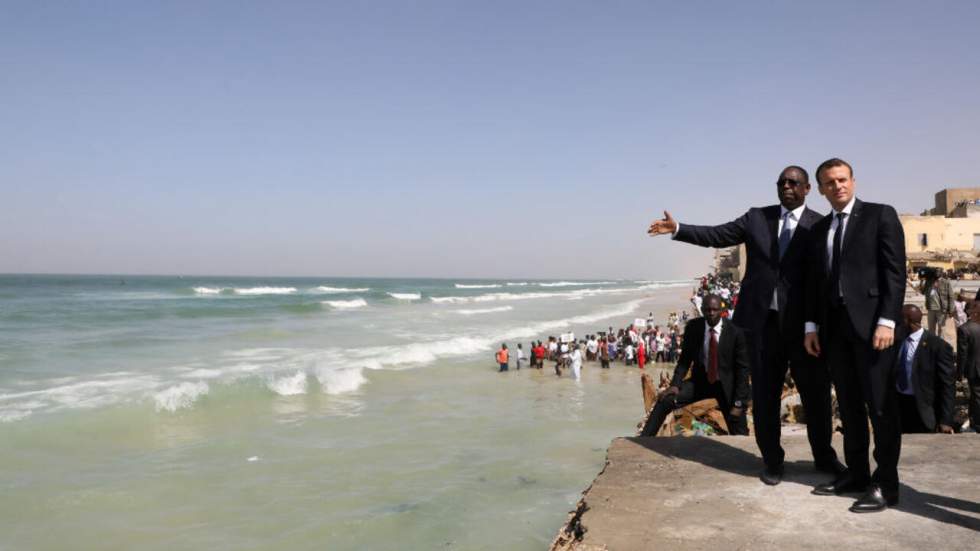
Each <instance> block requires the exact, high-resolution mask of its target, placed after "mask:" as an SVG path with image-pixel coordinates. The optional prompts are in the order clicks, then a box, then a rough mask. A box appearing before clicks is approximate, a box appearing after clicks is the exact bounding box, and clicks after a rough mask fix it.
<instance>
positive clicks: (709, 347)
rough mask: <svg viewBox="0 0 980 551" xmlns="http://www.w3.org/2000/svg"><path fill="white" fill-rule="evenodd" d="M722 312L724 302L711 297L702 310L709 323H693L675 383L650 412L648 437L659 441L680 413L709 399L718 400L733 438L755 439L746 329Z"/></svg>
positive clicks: (704, 320) (686, 331) (645, 433)
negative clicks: (748, 411)
mask: <svg viewBox="0 0 980 551" xmlns="http://www.w3.org/2000/svg"><path fill="white" fill-rule="evenodd" d="M721 310H722V308H721V297H719V296H717V295H708V296H707V297H705V299H704V303H703V304H702V306H701V313H703V314H704V317H703V318H694V319H693V320H691V321H689V322H687V325H686V326H685V327H684V344H683V345H682V346H681V357H680V359H679V360H678V361H677V367H676V368H674V377H673V378H672V379H671V381H670V387H669V388H668V389H667V390H665V391H664V392H663V394H661V395H660V398H659V399H658V401H657V404H656V405H655V406H654V407H653V409H652V410H651V411H650V416H649V417H648V418H647V423H646V425H645V426H644V427H643V431H642V432H641V434H642V435H643V436H654V435H656V434H657V431H658V430H659V429H660V425H662V424H663V422H664V419H665V418H666V417H667V414H668V413H670V412H671V411H673V410H674V409H676V408H677V407H680V406H683V405H686V404H690V403H693V402H697V401H699V400H705V399H707V398H715V399H716V400H718V407H719V408H720V409H721V411H722V413H723V414H724V416H725V423H726V424H727V425H728V432H729V433H730V434H741V435H748V434H749V427H748V423H747V421H746V420H745V407H746V402H748V399H749V351H748V343H747V342H746V338H745V334H744V333H743V332H742V330H741V329H740V328H738V327H736V326H735V325H733V324H732V323H731V322H730V321H728V320H723V319H722V317H721Z"/></svg>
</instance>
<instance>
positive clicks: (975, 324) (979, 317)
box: [956, 301, 980, 432]
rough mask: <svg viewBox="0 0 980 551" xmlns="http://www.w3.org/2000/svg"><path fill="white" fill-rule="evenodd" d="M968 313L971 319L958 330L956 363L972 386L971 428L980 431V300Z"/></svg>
mask: <svg viewBox="0 0 980 551" xmlns="http://www.w3.org/2000/svg"><path fill="white" fill-rule="evenodd" d="M967 313H968V315H969V316H970V320H969V321H967V322H966V323H964V324H963V325H961V326H960V327H959V329H957V330H956V365H957V366H958V368H959V371H960V373H962V374H963V376H964V377H966V381H967V384H968V385H969V387H970V406H969V408H970V409H969V411H970V430H971V431H972V432H980V301H974V302H972V303H970V305H969V306H968V307H967Z"/></svg>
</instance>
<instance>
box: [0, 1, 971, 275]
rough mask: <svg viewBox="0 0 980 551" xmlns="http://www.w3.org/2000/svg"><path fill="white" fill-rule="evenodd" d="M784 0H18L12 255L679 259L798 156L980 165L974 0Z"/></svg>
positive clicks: (1, 124)
mask: <svg viewBox="0 0 980 551" xmlns="http://www.w3.org/2000/svg"><path fill="white" fill-rule="evenodd" d="M96 4H97V5H96ZM789 4H790V2H776V1H773V2H730V1H719V2H698V1H693V2H570V1H554V2H535V1H530V0H521V1H518V2H501V1H493V2H467V1H459V0H450V1H446V2H426V1H421V2H401V1H392V2H373V1H372V2H325V1H319V2H265V3H247V2H241V1H234V2H209V1H203V2H202V1H188V2H133V1H126V2H98V3H95V2H71V3H67V2H66V3H62V2H36V1H26V2H13V1H5V2H3V3H2V4H0V128H2V130H0V192H2V193H0V272H69V273H158V274H254V275H273V274H278V275H323V276H327V275H338V276H355V275H372V276H409V275H414V276H446V277H491V278H492V277H582V278H592V277H630V278H675V277H682V276H688V275H694V274H698V273H701V272H703V271H705V269H706V267H707V265H708V263H709V261H710V258H711V256H710V252H709V251H707V250H705V249H698V248H696V247H692V246H689V245H682V244H677V243H672V242H670V241H669V240H668V239H666V238H659V239H653V238H649V237H647V236H646V234H645V230H646V227H647V225H648V224H649V222H650V221H651V220H652V219H653V218H655V217H659V216H660V213H661V211H662V209H663V208H665V207H666V208H669V209H670V210H671V211H672V213H673V214H674V215H675V217H676V218H678V219H679V220H682V221H690V222H697V223H720V222H724V221H727V220H729V219H732V218H734V217H736V216H738V215H739V214H741V213H742V212H744V211H745V210H746V209H747V208H748V207H750V206H758V205H766V204H772V203H774V202H775V198H776V190H775V185H774V183H775V179H776V176H777V175H778V173H779V172H780V170H781V169H782V167H783V166H785V165H787V164H794V163H795V164H801V165H803V166H805V167H806V168H807V169H809V170H811V171H812V169H813V168H815V167H816V165H817V164H819V163H820V162H821V161H822V160H824V159H826V158H828V157H831V156H840V157H843V158H845V159H847V160H849V161H851V162H852V164H853V165H854V167H855V177H856V179H857V195H858V196H859V197H861V198H863V199H866V200H872V201H881V202H888V203H891V204H893V205H895V207H896V208H898V209H899V211H902V212H918V211H921V210H922V209H923V208H926V207H929V206H931V205H932V202H933V194H934V193H935V192H936V191H938V190H940V189H942V188H944V187H953V186H955V187H965V186H976V185H980V178H978V177H977V175H976V168H977V162H978V161H980V32H978V31H977V29H978V28H980V2H972V1H966V0H964V1H957V2H940V1H932V2H894V1H889V2H881V3H877V2H842V3H840V4H837V5H834V4H833V3H831V2H806V3H803V2H797V3H796V4H798V5H797V6H790V5H789ZM809 203H810V205H811V206H813V207H815V208H816V209H817V210H819V211H821V212H826V211H827V210H828V207H827V203H826V200H825V199H824V198H823V197H820V196H819V195H818V194H817V193H816V192H815V191H814V192H813V193H812V194H811V197H810V201H809Z"/></svg>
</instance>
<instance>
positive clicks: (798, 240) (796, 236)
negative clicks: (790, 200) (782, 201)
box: [776, 207, 820, 264]
mask: <svg viewBox="0 0 980 551" xmlns="http://www.w3.org/2000/svg"><path fill="white" fill-rule="evenodd" d="M780 212H782V211H780ZM818 221H820V215H818V214H817V213H815V212H813V211H812V210H810V208H809V207H805V208H804V209H803V215H802V216H800V219H799V220H797V222H796V230H795V231H793V238H792V239H790V241H789V247H786V254H785V255H783V259H782V260H780V262H779V263H780V264H782V262H783V260H785V259H787V258H789V256H790V254H789V252H790V251H791V250H794V249H796V248H797V247H803V246H804V242H805V241H806V234H808V233H809V232H810V228H811V227H812V226H813V225H814V224H816V223H817V222H818ZM800 230H803V231H800ZM778 242H779V240H778V239H777V240H776V243H777V249H776V250H777V251H778V250H779V249H778ZM777 254H778V253H777Z"/></svg>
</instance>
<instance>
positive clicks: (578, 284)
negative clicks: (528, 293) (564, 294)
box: [538, 281, 616, 287]
mask: <svg viewBox="0 0 980 551" xmlns="http://www.w3.org/2000/svg"><path fill="white" fill-rule="evenodd" d="M615 284H616V282H615V281H556V282H554V283H538V285H540V286H541V287H585V286H586V285H615Z"/></svg>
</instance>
